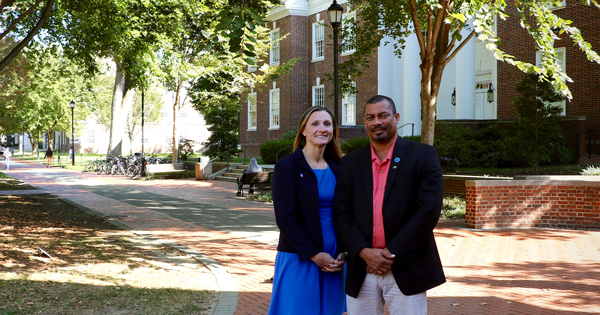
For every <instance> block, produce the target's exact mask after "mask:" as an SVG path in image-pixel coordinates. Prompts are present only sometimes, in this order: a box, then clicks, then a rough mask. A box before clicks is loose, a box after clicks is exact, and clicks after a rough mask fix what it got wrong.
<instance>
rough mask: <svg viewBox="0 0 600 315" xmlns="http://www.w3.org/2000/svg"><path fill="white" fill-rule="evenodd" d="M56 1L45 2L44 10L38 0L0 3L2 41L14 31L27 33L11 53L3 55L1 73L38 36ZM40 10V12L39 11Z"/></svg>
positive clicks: (40, 1) (9, 0)
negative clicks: (33, 1)
mask: <svg viewBox="0 0 600 315" xmlns="http://www.w3.org/2000/svg"><path fill="white" fill-rule="evenodd" d="M54 2H55V0H46V1H43V3H44V4H43V8H42V7H41V6H40V4H41V3H42V0H36V2H35V3H33V4H31V1H18V0H4V1H0V12H2V13H1V15H0V16H1V17H2V18H1V19H0V21H3V22H0V29H2V30H3V32H2V34H0V39H3V38H5V37H6V36H7V35H9V34H10V33H11V32H12V31H14V30H17V32H16V33H17V34H23V33H26V35H25V37H22V38H21V39H20V40H19V41H18V43H17V44H16V45H15V46H13V47H12V49H11V50H10V52H8V53H7V54H2V60H0V73H1V72H2V70H4V68H6V66H8V64H9V63H10V62H11V61H13V60H14V59H15V58H16V57H17V56H18V55H19V53H21V51H22V50H23V48H25V47H26V46H27V45H28V44H29V42H31V40H32V39H33V38H34V36H36V35H37V34H38V32H39V31H40V29H42V27H43V26H44V24H45V23H46V20H48V18H49V17H50V15H51V13H52V7H53V6H54ZM38 9H39V10H40V11H39V12H38V11H37V10H38ZM19 23H22V24H25V27H23V26H20V27H19V26H18V25H19ZM15 37H16V36H15Z"/></svg>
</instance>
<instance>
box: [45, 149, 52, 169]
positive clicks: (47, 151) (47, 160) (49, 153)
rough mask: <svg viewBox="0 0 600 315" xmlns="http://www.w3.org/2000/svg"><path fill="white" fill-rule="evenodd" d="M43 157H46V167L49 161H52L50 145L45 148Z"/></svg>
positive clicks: (48, 165)
mask: <svg viewBox="0 0 600 315" xmlns="http://www.w3.org/2000/svg"><path fill="white" fill-rule="evenodd" d="M44 158H45V159H46V168H48V167H50V163H51V162H52V149H51V148H50V147H48V150H46V154H45V155H44Z"/></svg>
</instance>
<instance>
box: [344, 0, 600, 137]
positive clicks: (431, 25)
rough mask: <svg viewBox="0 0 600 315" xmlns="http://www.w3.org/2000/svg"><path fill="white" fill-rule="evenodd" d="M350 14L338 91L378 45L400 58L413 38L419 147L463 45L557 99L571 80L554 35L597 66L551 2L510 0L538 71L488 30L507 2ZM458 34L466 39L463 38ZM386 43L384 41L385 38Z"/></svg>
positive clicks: (415, 4) (353, 1)
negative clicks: (532, 78) (530, 77)
mask: <svg viewBox="0 0 600 315" xmlns="http://www.w3.org/2000/svg"><path fill="white" fill-rule="evenodd" d="M582 1H583V3H585V4H587V5H591V4H594V5H596V6H598V2H597V1H596V0H582ZM348 4H349V5H350V7H351V8H352V10H356V12H357V20H358V23H348V25H346V26H344V28H345V32H344V33H346V34H356V38H355V39H353V38H347V40H348V41H350V42H351V43H352V41H355V42H354V43H352V44H355V45H356V53H354V54H353V55H352V56H351V57H350V58H349V60H348V61H346V62H344V63H342V64H341V65H340V73H341V74H340V78H341V79H342V80H343V81H342V87H343V88H345V89H350V88H351V86H350V82H349V80H347V79H346V78H355V77H357V76H360V75H362V73H363V72H364V70H365V69H366V68H368V63H369V56H370V55H371V54H372V53H373V52H375V50H376V49H377V48H378V47H379V45H380V44H383V45H390V44H392V45H394V52H395V54H396V55H397V56H398V57H400V56H401V55H402V53H403V49H404V47H405V43H406V39H407V38H408V36H409V35H411V34H415V35H416V37H417V39H418V45H419V50H420V53H419V56H420V59H421V64H420V65H419V69H420V71H421V113H422V125H421V127H422V136H421V139H422V141H423V142H425V143H428V144H433V139H434V130H435V129H434V125H435V113H436V111H435V108H436V104H437V95H438V92H439V88H440V83H441V79H442V74H443V72H444V69H445V67H446V65H448V63H449V62H450V61H452V59H453V58H454V57H455V56H456V54H457V53H458V52H459V51H460V50H461V49H462V48H463V47H464V45H465V44H466V43H467V42H468V41H469V40H471V39H472V38H474V37H477V38H478V39H479V40H481V41H483V42H485V43H486V48H487V49H488V50H490V51H492V52H494V56H495V58H496V59H498V60H501V61H505V62H507V63H509V64H512V65H515V66H517V67H518V68H519V69H521V70H522V71H524V72H526V73H537V74H539V75H540V78H542V79H543V80H548V81H550V82H551V83H552V84H553V85H554V87H555V88H556V89H557V90H558V91H560V92H561V93H562V94H563V95H565V96H567V97H569V98H570V97H571V92H570V91H569V88H568V86H567V85H566V83H565V82H569V81H570V80H571V79H570V78H569V77H568V76H567V75H566V73H565V72H564V71H563V69H562V68H561V67H560V65H559V61H558V58H557V54H556V52H555V50H554V41H555V40H556V39H558V37H557V35H556V33H555V31H556V32H558V33H559V34H563V33H565V34H568V36H569V37H570V38H571V39H572V40H573V42H574V43H575V45H577V46H578V47H579V48H580V49H581V50H582V51H583V52H585V54H586V55H587V57H588V59H590V60H591V61H594V62H598V63H600V56H599V55H598V54H597V53H596V52H595V51H593V50H592V48H591V45H590V44H589V43H588V42H586V41H585V40H584V39H583V37H582V36H581V32H580V31H579V29H577V28H576V27H573V26H572V25H571V21H568V20H565V19H562V18H560V17H558V16H557V15H556V14H554V13H553V11H552V10H551V9H550V7H551V6H558V5H560V1H554V0H535V1H534V0H515V1H514V2H512V3H510V5H514V6H516V9H517V11H518V14H519V19H520V25H521V27H523V28H524V29H526V30H527V32H529V34H530V35H531V36H532V37H533V39H534V40H535V42H536V45H537V47H538V50H539V51H540V56H541V62H540V64H539V65H538V66H536V65H533V64H530V63H527V62H523V61H519V60H516V59H515V58H514V56H511V55H509V54H507V53H506V52H505V51H503V50H502V49H501V45H500V43H501V38H499V36H498V34H497V32H496V31H495V28H494V23H496V19H506V17H507V16H508V14H507V10H506V9H507V6H508V5H509V3H508V1H505V0H498V1H486V0H469V1H466V0H458V1H454V0H421V1H417V0H408V1H389V0H373V1H368V2H365V1H362V0H349V1H348ZM464 30H467V31H468V35H467V36H466V37H463V36H462V35H461V34H464V32H463V31H464ZM386 38H388V39H389V40H388V39H386Z"/></svg>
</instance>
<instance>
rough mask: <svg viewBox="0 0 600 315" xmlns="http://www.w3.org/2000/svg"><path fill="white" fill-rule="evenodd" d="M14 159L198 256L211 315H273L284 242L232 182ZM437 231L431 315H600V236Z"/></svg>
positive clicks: (447, 225)
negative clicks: (210, 278) (438, 264)
mask: <svg viewBox="0 0 600 315" xmlns="http://www.w3.org/2000/svg"><path fill="white" fill-rule="evenodd" d="M13 161H15V163H13V165H11V170H10V171H9V172H7V174H8V175H11V176H13V177H15V178H18V179H21V180H24V181H26V182H27V183H29V184H31V185H34V186H37V187H39V188H41V189H43V190H44V191H46V192H49V193H53V194H56V195H58V196H61V197H63V198H65V199H67V200H69V201H71V202H73V203H76V204H79V205H81V206H82V207H84V208H87V209H90V210H92V211H94V212H95V213H98V214H99V215H102V216H105V217H107V218H110V219H111V220H112V221H113V222H115V223H116V224H118V225H121V226H127V227H128V228H129V229H132V230H134V231H135V232H137V233H140V234H145V235H153V236H155V237H158V238H161V239H163V240H164V241H166V242H171V243H174V244H178V246H184V247H186V248H187V249H189V250H190V251H193V252H197V253H201V254H197V255H196V256H197V257H198V258H200V259H201V260H202V261H203V262H205V263H206V264H207V265H208V266H209V268H211V270H213V272H214V273H215V276H217V279H219V280H218V281H219V287H220V290H221V299H220V301H219V305H218V307H217V309H216V310H215V314H219V315H222V314H227V315H229V314H266V313H267V309H268V304H269V298H270V293H271V288H272V285H271V284H270V283H269V282H268V281H266V280H267V279H269V278H270V277H271V276H272V275H273V263H274V258H275V254H276V248H275V246H276V244H277V238H278V230H277V227H276V225H275V222H274V216H273V210H272V206H270V205H267V204H262V203H256V202H250V201H246V200H243V199H241V198H238V197H236V196H235V192H236V191H237V187H236V185H235V184H234V183H222V182H214V181H210V182H204V181H195V180H156V181H149V182H148V181H132V180H128V179H126V178H124V177H122V176H110V175H109V176H107V175H96V174H87V173H86V174H82V173H79V172H75V171H70V170H63V169H57V168H52V169H46V168H45V167H44V166H42V165H39V164H34V163H30V162H23V161H19V160H18V159H14V160H13ZM435 233H436V239H437V242H438V247H439V250H440V253H441V255H442V262H443V264H444V270H445V272H446V276H447V279H448V282H447V283H445V284H443V285H441V286H439V287H437V288H434V289H433V290H430V291H429V292H428V296H429V299H428V308H429V314H573V313H589V314H592V313H598V312H600V231H573V230H552V229H532V230H491V231H474V230H468V229H465V228H464V222H462V221H443V222H440V224H438V227H437V228H436V231H435Z"/></svg>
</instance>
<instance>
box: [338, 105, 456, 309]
mask: <svg viewBox="0 0 600 315" xmlns="http://www.w3.org/2000/svg"><path fill="white" fill-rule="evenodd" d="M399 120H400V114H399V113H397V112H396V106H395V105H394V101H393V100H392V99H391V98H389V97H386V96H381V95H376V96H374V97H372V98H371V99H369V100H368V101H367V103H366V106H365V116H364V124H365V128H366V131H367V135H368V136H369V140H370V142H371V143H370V144H368V145H366V146H364V147H362V148H359V149H357V150H354V151H352V152H350V153H348V154H347V155H346V156H344V157H343V158H342V159H341V163H340V170H339V176H338V181H337V186H336V188H335V199H334V202H333V204H334V213H335V216H334V221H335V227H336V229H337V231H338V232H339V235H340V238H341V240H342V242H343V244H344V245H345V248H346V249H347V250H348V253H349V254H348V269H347V273H346V294H348V295H347V296H346V301H347V305H348V315H363V314H368V315H383V314H384V307H383V306H384V303H385V304H386V305H387V307H388V309H389V312H390V314H391V315H397V314H427V293H426V291H427V290H429V289H431V288H433V287H436V286H438V285H440V284H442V283H444V282H445V281H446V278H445V277H444V271H443V269H442V263H441V261H440V255H439V253H438V250H437V246H436V244H435V239H434V235H433V229H434V228H435V225H436V224H437V222H438V219H439V217H440V212H441V209H442V200H443V192H444V181H443V178H442V169H441V167H440V163H439V161H438V156H437V152H436V150H435V148H434V147H432V146H429V145H426V144H423V143H418V142H413V141H409V140H405V139H402V138H401V137H399V136H398V133H397V127H398V122H399Z"/></svg>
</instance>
